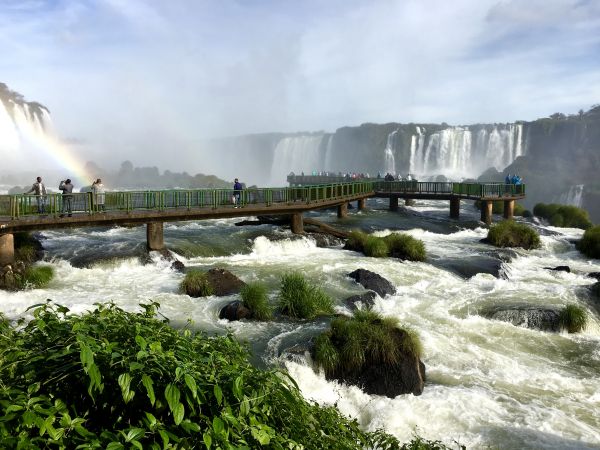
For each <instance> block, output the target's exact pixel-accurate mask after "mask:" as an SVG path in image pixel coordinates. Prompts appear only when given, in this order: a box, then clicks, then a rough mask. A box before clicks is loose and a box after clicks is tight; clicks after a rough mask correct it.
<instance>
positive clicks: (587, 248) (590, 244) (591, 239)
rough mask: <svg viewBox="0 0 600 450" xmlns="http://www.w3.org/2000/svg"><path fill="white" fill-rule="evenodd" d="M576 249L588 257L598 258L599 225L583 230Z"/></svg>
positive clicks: (599, 242)
mask: <svg viewBox="0 0 600 450" xmlns="http://www.w3.org/2000/svg"><path fill="white" fill-rule="evenodd" d="M577 250H579V251H580V252H581V253H583V254H584V255H586V256H589V257H590V258H600V225H596V226H595V227H592V228H588V229H587V230H585V233H583V237H582V238H581V240H579V242H577Z"/></svg>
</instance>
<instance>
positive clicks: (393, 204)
mask: <svg viewBox="0 0 600 450" xmlns="http://www.w3.org/2000/svg"><path fill="white" fill-rule="evenodd" d="M390 211H398V197H390Z"/></svg>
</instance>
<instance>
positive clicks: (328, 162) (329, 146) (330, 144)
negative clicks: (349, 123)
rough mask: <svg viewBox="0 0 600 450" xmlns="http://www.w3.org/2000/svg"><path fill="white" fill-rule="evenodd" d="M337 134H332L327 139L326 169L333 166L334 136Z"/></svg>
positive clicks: (329, 169)
mask: <svg viewBox="0 0 600 450" xmlns="http://www.w3.org/2000/svg"><path fill="white" fill-rule="evenodd" d="M334 136H335V134H330V135H329V139H328V141H327V147H326V148H325V167H324V168H325V170H328V171H331V169H332V168H333V166H332V164H333V155H332V152H331V150H332V149H333V137H334Z"/></svg>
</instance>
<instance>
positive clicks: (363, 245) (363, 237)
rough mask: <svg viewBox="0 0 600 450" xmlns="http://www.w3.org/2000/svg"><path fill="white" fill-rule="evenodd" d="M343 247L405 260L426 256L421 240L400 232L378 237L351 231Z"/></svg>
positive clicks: (369, 254) (373, 255)
mask: <svg viewBox="0 0 600 450" xmlns="http://www.w3.org/2000/svg"><path fill="white" fill-rule="evenodd" d="M344 248H345V249H347V250H354V251H359V252H362V253H364V254H365V255H366V256H371V257H375V258H385V257H388V256H391V257H393V258H399V259H402V260H407V261H425V258H426V257H427V252H426V251H425V244H424V243H423V242H422V241H420V240H418V239H415V238H413V237H412V236H409V235H407V234H402V233H391V234H389V235H387V236H385V237H378V236H374V235H372V234H371V235H369V234H366V233H363V232H362V231H352V232H351V233H350V236H349V237H348V240H347V241H346V245H345V247H344Z"/></svg>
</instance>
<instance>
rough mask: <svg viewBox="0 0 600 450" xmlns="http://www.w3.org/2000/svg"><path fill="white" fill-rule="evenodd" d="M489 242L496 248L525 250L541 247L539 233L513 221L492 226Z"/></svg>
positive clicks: (504, 221) (488, 237) (505, 221)
mask: <svg viewBox="0 0 600 450" xmlns="http://www.w3.org/2000/svg"><path fill="white" fill-rule="evenodd" d="M487 241H488V242H489V243H490V244H492V245H495V246H496V247H521V248H524V249H525V250H531V249H534V248H539V247H540V246H541V241H540V236H539V234H538V233H537V231H535V230H534V229H533V228H531V227H530V226H527V225H525V224H520V223H517V222H515V221H513V220H503V221H502V222H500V223H497V224H495V225H492V226H491V227H490V230H489V232H488V235H487Z"/></svg>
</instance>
